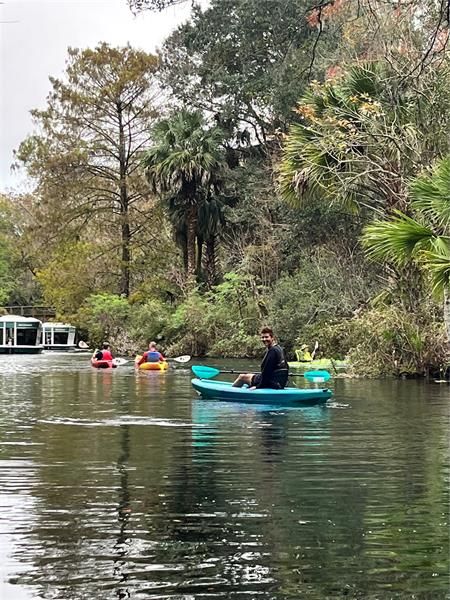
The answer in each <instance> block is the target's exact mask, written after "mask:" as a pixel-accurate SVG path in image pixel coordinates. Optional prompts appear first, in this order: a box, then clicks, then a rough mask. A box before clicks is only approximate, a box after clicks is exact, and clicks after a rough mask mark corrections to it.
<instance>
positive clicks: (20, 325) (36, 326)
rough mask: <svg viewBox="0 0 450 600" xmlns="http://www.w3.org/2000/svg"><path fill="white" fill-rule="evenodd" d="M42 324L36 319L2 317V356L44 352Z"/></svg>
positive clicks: (0, 345) (0, 351)
mask: <svg viewBox="0 0 450 600" xmlns="http://www.w3.org/2000/svg"><path fill="white" fill-rule="evenodd" d="M43 348H44V346H43V345H42V323H41V321H39V319H35V318H34V317H24V316H23V315H3V316H2V317H0V354H39V353H40V352H42V350H43Z"/></svg>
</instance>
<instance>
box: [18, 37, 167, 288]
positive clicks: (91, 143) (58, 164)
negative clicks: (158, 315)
mask: <svg viewBox="0 0 450 600" xmlns="http://www.w3.org/2000/svg"><path fill="white" fill-rule="evenodd" d="M157 62H158V61H157V59H156V58H155V57H154V56H152V55H149V54H146V53H145V52H141V51H138V50H134V49H132V48H131V47H130V46H129V45H128V46H126V47H124V48H112V47H110V46H109V45H107V44H105V43H102V44H100V45H99V46H98V47H97V48H95V49H94V50H91V49H87V50H78V49H69V53H68V61H67V68H66V73H65V77H64V79H61V80H59V79H55V78H50V81H51V84H52V91H51V93H50V94H49V96H48V98H47V108H46V109H45V110H34V111H32V114H33V117H34V119H35V122H36V124H37V125H38V126H39V127H40V131H41V133H39V134H37V135H33V136H31V137H29V138H28V139H26V140H25V141H24V142H23V143H22V144H21V145H20V148H19V150H18V152H17V158H18V160H19V161H20V162H21V163H22V164H23V165H24V166H25V167H26V169H27V172H28V174H29V175H30V176H31V177H33V178H34V179H35V180H36V196H37V197H38V198H39V202H40V217H41V219H42V222H43V223H46V224H47V225H48V224H49V223H52V222H53V223H59V229H58V233H59V234H61V233H63V234H64V236H65V237H66V238H67V237H69V236H70V235H72V236H73V237H74V238H75V240H76V239H78V238H80V236H81V237H83V236H85V235H86V231H90V234H91V237H94V238H96V241H97V242H99V243H100V244H101V245H102V246H103V250H104V255H105V257H106V256H107V257H108V258H109V259H111V261H110V267H113V265H114V264H118V268H119V272H120V276H119V283H118V291H119V292H120V293H122V294H123V295H125V296H128V295H129V293H130V275H131V261H132V242H133V239H134V238H135V236H136V235H138V234H140V233H141V231H142V227H143V222H145V220H146V216H145V215H146V210H145V208H146V207H145V205H146V203H148V188H147V186H146V183H145V179H144V178H143V177H142V175H141V169H140V164H141V162H140V161H141V158H142V154H143V151H144V149H145V147H146V146H147V145H148V143H149V140H150V133H149V130H150V125H151V123H152V121H153V119H154V118H155V116H156V108H155V106H156V98H157V92H156V87H155V83H154V74H155V71H156V68H157ZM61 223H65V224H66V226H65V228H64V229H61V227H60V224H61ZM116 231H117V233H118V236H117V235H115V234H113V235H111V234H112V232H116ZM56 237H58V234H57V235H56ZM117 237H118V238H119V240H120V241H119V242H117V241H116V240H117ZM117 251H119V252H117ZM116 255H118V256H117V258H118V260H117V261H115V260H114V258H115V256H116ZM105 257H104V258H105Z"/></svg>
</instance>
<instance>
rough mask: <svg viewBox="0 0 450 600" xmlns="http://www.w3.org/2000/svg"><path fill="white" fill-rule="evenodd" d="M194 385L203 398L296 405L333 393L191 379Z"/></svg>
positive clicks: (320, 389)
mask: <svg viewBox="0 0 450 600" xmlns="http://www.w3.org/2000/svg"><path fill="white" fill-rule="evenodd" d="M191 383H192V386H193V388H194V389H195V390H197V392H199V393H200V394H201V396H203V398H215V399H217V400H230V401H233V402H245V403H250V404H272V405H288V404H290V405H296V404H299V405H301V404H319V403H321V402H326V401H327V400H328V398H331V396H332V395H333V393H332V391H331V390H329V389H327V388H319V389H312V388H311V389H306V388H302V389H301V388H285V389H284V390H271V389H257V390H249V389H248V388H244V387H241V388H238V387H232V384H231V383H230V382H226V381H217V380H215V381H211V380H205V379H191Z"/></svg>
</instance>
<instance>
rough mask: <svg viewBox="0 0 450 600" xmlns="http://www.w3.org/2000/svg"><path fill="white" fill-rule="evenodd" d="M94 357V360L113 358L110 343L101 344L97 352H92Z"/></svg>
mask: <svg viewBox="0 0 450 600" xmlns="http://www.w3.org/2000/svg"><path fill="white" fill-rule="evenodd" d="M94 358H95V359H96V360H113V358H114V357H113V355H112V354H111V347H110V345H109V344H108V343H107V342H105V343H104V344H102V349H101V350H97V352H96V353H95V354H94Z"/></svg>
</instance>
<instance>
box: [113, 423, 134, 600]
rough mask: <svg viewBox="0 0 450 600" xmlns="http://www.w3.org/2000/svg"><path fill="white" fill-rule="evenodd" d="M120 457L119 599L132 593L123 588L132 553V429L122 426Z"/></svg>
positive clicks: (116, 561)
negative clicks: (128, 560) (129, 463)
mask: <svg viewBox="0 0 450 600" xmlns="http://www.w3.org/2000/svg"><path fill="white" fill-rule="evenodd" d="M120 449H121V452H120V455H119V459H118V461H117V468H118V471H119V476H120V488H119V506H118V508H117V512H118V517H117V518H118V521H119V535H118V537H117V541H116V543H115V544H114V553H115V554H116V558H115V559H114V571H113V574H114V577H115V579H117V580H118V582H119V584H120V587H118V588H117V590H116V595H117V597H118V598H120V599H123V598H130V592H129V590H128V589H126V588H125V587H123V585H124V584H126V582H127V580H128V573H127V572H126V571H125V569H126V561H125V560H124V559H125V558H126V556H127V555H128V554H129V551H130V542H129V540H128V539H127V533H126V528H127V525H128V521H129V519H130V515H131V506H130V491H129V486H128V470H127V466H128V460H129V458H130V427H129V426H128V425H122V426H121V427H120Z"/></svg>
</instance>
